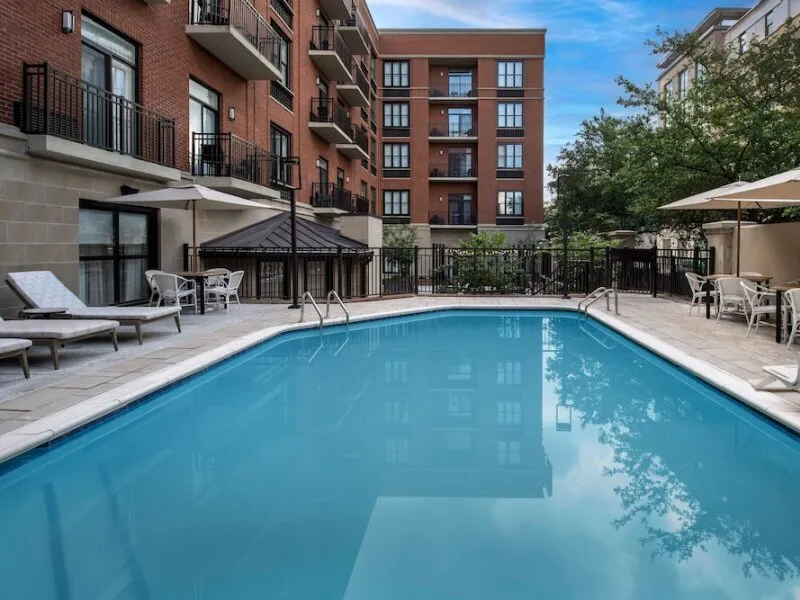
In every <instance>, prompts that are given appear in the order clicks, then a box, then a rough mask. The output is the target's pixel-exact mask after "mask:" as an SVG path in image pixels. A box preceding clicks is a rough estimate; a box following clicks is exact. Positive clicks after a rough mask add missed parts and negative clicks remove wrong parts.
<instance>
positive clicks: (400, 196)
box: [383, 190, 409, 216]
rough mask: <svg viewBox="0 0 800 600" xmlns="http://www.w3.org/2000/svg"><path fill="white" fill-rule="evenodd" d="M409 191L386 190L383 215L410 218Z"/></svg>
mask: <svg viewBox="0 0 800 600" xmlns="http://www.w3.org/2000/svg"><path fill="white" fill-rule="evenodd" d="M408 194H409V192H408V190H384V191H383V214H384V215H396V216H408V214H409V212H408Z"/></svg>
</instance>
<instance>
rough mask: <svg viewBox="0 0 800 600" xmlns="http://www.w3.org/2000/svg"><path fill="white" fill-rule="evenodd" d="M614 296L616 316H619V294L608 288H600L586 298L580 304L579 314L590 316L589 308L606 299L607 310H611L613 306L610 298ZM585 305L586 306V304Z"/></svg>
mask: <svg viewBox="0 0 800 600" xmlns="http://www.w3.org/2000/svg"><path fill="white" fill-rule="evenodd" d="M612 295H613V296H614V314H615V315H618V314H619V294H617V290H615V289H614V288H607V287H599V288H597V289H596V290H595V291H593V292H592V293H591V294H589V295H588V296H586V298H584V299H583V300H581V301H580V302H579V303H578V314H581V312H583V314H585V315H588V314H589V307H590V306H591V305H592V304H594V303H595V302H597V301H598V300H600V298H605V299H606V310H611V304H610V300H609V296H612ZM584 303H585V304H584Z"/></svg>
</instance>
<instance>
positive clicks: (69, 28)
mask: <svg viewBox="0 0 800 600" xmlns="http://www.w3.org/2000/svg"><path fill="white" fill-rule="evenodd" d="M74 30H75V14H74V13H73V12H72V11H71V10H67V9H66V8H64V9H62V10H61V31H63V32H64V33H72V32H73V31H74Z"/></svg>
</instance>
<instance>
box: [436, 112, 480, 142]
mask: <svg viewBox="0 0 800 600" xmlns="http://www.w3.org/2000/svg"><path fill="white" fill-rule="evenodd" d="M428 139H429V140H430V141H432V142H477V141H478V124H477V123H476V122H475V121H474V120H473V119H472V116H471V115H453V116H451V117H449V118H448V119H445V120H443V121H436V122H434V123H431V126H430V131H429V136H428Z"/></svg>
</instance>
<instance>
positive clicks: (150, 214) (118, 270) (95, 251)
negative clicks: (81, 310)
mask: <svg viewBox="0 0 800 600" xmlns="http://www.w3.org/2000/svg"><path fill="white" fill-rule="evenodd" d="M154 213H155V211H154V210H151V209H146V208H139V209H134V208H125V209H120V208H118V207H109V206H107V205H103V204H100V203H95V202H88V201H87V202H81V207H80V211H79V213H78V244H79V257H80V258H79V260H80V269H79V273H80V296H81V299H82V300H83V301H84V302H85V303H86V304H88V305H90V306H103V305H108V304H119V303H123V302H137V301H141V300H146V299H147V297H148V296H149V295H150V290H149V288H148V285H147V281H146V280H145V277H144V272H145V271H146V270H148V269H152V268H155V267H156V266H157V260H158V259H157V256H158V249H157V247H156V242H155V240H156V230H155V226H156V219H155V215H154Z"/></svg>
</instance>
